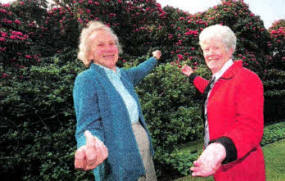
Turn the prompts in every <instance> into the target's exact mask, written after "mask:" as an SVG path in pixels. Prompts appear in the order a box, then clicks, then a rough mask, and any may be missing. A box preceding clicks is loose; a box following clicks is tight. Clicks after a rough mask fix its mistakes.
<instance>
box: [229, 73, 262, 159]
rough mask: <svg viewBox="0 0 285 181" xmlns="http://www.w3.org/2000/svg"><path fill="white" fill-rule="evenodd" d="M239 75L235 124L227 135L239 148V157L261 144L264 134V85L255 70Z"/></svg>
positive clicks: (237, 148)
mask: <svg viewBox="0 0 285 181" xmlns="http://www.w3.org/2000/svg"><path fill="white" fill-rule="evenodd" d="M237 77H240V79H238V80H237V82H236V87H235V89H236V95H235V97H236V98H235V104H236V113H235V115H236V116H235V124H234V125H233V126H232V129H230V130H228V131H227V132H226V134H225V135H224V136H225V137H228V138H230V139H231V140H232V142H233V143H234V145H235V148H236V150H237V159H240V158H242V157H244V156H245V155H246V154H248V153H249V152H250V151H252V150H253V149H255V148H256V147H258V146H259V144H260V142H261V139H262V135H263V127H264V122H263V104H264V97H263V85H262V82H261V80H260V79H259V77H258V76H257V75H256V74H254V73H253V72H246V73H245V74H242V75H241V74H240V75H238V76H237Z"/></svg>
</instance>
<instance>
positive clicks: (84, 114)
mask: <svg viewBox="0 0 285 181" xmlns="http://www.w3.org/2000/svg"><path fill="white" fill-rule="evenodd" d="M73 100H74V108H75V114H76V133H75V138H76V141H77V147H78V148H79V147H81V146H83V145H85V144H86V140H85V136H84V131H85V130H89V131H90V132H91V133H92V134H93V135H95V136H97V137H98V138H99V139H100V140H101V141H103V142H104V137H103V135H104V134H103V124H102V121H101V116H100V111H99V106H98V98H97V91H96V82H95V81H94V79H90V78H89V77H88V76H85V75H82V74H81V75H79V76H77V78H76V80H75V84H74V88H73Z"/></svg>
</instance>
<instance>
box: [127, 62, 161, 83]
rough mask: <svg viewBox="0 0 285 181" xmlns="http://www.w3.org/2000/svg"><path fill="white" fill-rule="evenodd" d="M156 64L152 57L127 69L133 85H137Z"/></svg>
mask: <svg viewBox="0 0 285 181" xmlns="http://www.w3.org/2000/svg"><path fill="white" fill-rule="evenodd" d="M156 64H157V60H156V59H155V58H154V57H151V58H149V59H148V60H146V61H144V62H142V63H140V64H139V65H138V66H136V67H132V68H130V69H128V70H127V74H128V76H129V78H130V80H131V81H132V83H133V85H137V84H138V83H139V82H140V81H141V80H142V79H143V78H144V77H145V76H147V75H148V74H149V73H150V72H151V71H152V69H154V67H155V66H156Z"/></svg>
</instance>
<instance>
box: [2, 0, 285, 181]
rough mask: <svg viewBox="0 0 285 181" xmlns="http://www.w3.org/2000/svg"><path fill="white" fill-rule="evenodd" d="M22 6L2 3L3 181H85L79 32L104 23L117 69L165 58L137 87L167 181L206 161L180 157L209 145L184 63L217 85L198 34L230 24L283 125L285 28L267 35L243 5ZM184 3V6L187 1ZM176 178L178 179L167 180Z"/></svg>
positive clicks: (100, 2) (231, 1) (29, 1)
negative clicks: (155, 54)
mask: <svg viewBox="0 0 285 181" xmlns="http://www.w3.org/2000/svg"><path fill="white" fill-rule="evenodd" d="M53 2H54V3H56V5H54V6H51V7H48V4H47V1H46V0H18V1H16V2H15V3H13V4H1V3H0V80H1V81H0V116H1V122H0V130H1V132H0V133H1V140H0V144H1V148H0V157H1V159H0V165H1V176H5V177H6V178H9V179H10V180H84V179H90V180H91V179H93V176H92V174H91V173H90V172H82V171H75V170H74V168H73V156H74V151H75V145H76V143H75V139H74V131H75V123H76V121H75V115H74V109H73V101H72V89H73V81H74V78H75V76H76V75H77V74H78V73H79V72H81V71H82V70H84V69H85V68H84V66H83V64H82V63H81V62H79V61H78V60H77V58H76V54H77V46H78V38H79V33H80V31H81V29H82V28H83V27H84V26H85V25H86V24H87V23H88V22H89V21H90V20H99V21H102V22H104V23H106V24H107V25H108V26H110V27H111V28H112V29H113V30H114V31H115V32H116V34H117V35H118V37H119V40H120V42H121V44H122V47H123V53H122V54H121V55H120V59H119V62H118V65H119V66H124V67H130V66H133V65H137V64H138V63H140V62H142V61H144V60H145V59H146V58H147V57H149V56H150V55H151V52H152V51H153V50H155V49H160V50H161V51H162V54H163V55H162V58H161V60H160V64H159V65H158V66H157V68H156V69H155V70H154V71H153V72H152V73H151V74H150V75H149V76H147V77H146V79H144V80H143V81H142V83H141V84H140V85H139V86H138V87H137V92H138V94H139V96H140V99H141V104H142V108H143V112H144V115H145V118H146V121H147V122H148V126H149V129H150V131H151V135H152V138H153V143H154V146H155V150H156V154H155V165H156V170H157V173H158V176H159V179H161V180H163V179H166V180H167V179H169V178H175V177H178V176H181V175H186V174H189V172H188V168H189V167H190V166H191V163H192V161H193V160H194V159H195V158H196V157H197V156H198V154H197V152H195V151H194V152H193V153H189V155H187V156H185V155H181V154H177V148H178V147H180V146H181V145H183V144H185V143H189V142H191V141H196V140H199V139H202V135H203V122H202V119H201V115H200V113H201V112H200V110H201V108H200V104H201V96H200V95H199V94H198V93H197V91H196V90H195V88H194V87H193V86H192V85H191V84H189V82H188V80H187V78H186V77H184V76H183V75H182V74H181V73H180V70H179V69H180V68H181V67H182V65H183V64H188V65H191V66H192V67H193V68H194V69H195V71H197V73H198V74H200V75H203V76H204V77H206V78H209V77H210V72H209V70H208V69H207V67H206V65H205V63H204V60H203V56H202V52H201V49H200V47H199V44H198V36H199V33H200V32H201V31H202V30H203V29H204V28H205V27H207V26H209V25H213V24H217V23H219V24H224V25H227V26H230V27H231V28H232V29H233V31H234V32H235V33H236V35H237V38H238V42H237V49H236V52H235V53H234V58H235V59H241V60H243V61H244V65H245V66H246V67H248V68H250V69H252V70H253V71H255V72H256V73H257V74H258V75H259V76H260V78H261V79H262V80H263V83H264V89H265V103H266V104H265V118H266V121H267V122H270V121H277V120H279V119H281V118H282V116H283V118H284V114H283V110H284V108H285V103H284V100H283V97H284V96H285V90H284V87H285V72H284V69H285V59H284V57H285V56H284V46H285V45H284V42H285V40H284V38H285V34H284V31H285V30H284V27H285V25H284V20H280V21H278V22H276V23H275V24H273V25H272V27H270V28H269V30H267V29H265V27H264V24H263V22H262V20H261V19H260V17H259V16H256V15H255V14H253V13H252V12H251V11H250V10H249V8H248V5H247V4H246V3H244V2H243V1H242V0H240V1H238V0H227V1H223V3H222V4H221V5H217V6H214V7H212V8H210V9H208V10H207V11H205V12H199V13H196V14H190V13H188V12H185V11H182V10H180V9H176V8H173V7H171V6H166V7H164V8H162V7H161V5H160V4H158V3H157V2H156V1H155V0H132V1H130V0H53ZM185 2H186V1H185ZM169 174H171V175H169Z"/></svg>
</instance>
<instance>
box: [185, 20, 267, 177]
mask: <svg viewBox="0 0 285 181" xmlns="http://www.w3.org/2000/svg"><path fill="white" fill-rule="evenodd" d="M199 44H200V46H201V48H202V51H203V56H204V58H205V62H206V64H207V66H208V67H209V69H210V70H211V72H212V80H211V81H208V80H205V79H203V78H202V77H200V76H198V75H196V74H195V73H194V71H193V70H192V68H191V67H189V66H187V65H186V66H184V67H183V68H182V69H181V71H182V73H183V74H185V75H186V76H189V81H190V82H192V83H193V84H194V86H195V87H196V88H197V89H198V90H199V91H200V92H201V93H203V94H204V98H205V102H204V103H205V104H204V110H203V111H204V119H205V137H204V140H205V149H204V151H203V152H202V154H201V155H200V157H199V158H198V159H197V160H196V161H195V162H194V164H193V167H192V168H190V169H191V171H192V176H202V177H206V176H210V175H214V178H215V180H216V181H252V180H256V181H264V180H265V165H264V158H263V153H262V149H261V146H260V142H261V139H262V135H263V126H264V125H263V102H264V98H263V85H262V82H261V80H260V79H259V77H258V76H257V75H256V74H255V73H253V72H252V71H250V70H248V69H246V68H244V67H243V65H242V61H240V60H236V61H234V60H233V56H232V55H233V52H234V50H235V47H236V36H235V34H234V33H233V31H232V30H231V29H230V28H229V27H227V26H222V25H213V26H209V27H207V28H205V29H204V30H203V31H202V32H201V33H200V35H199Z"/></svg>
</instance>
